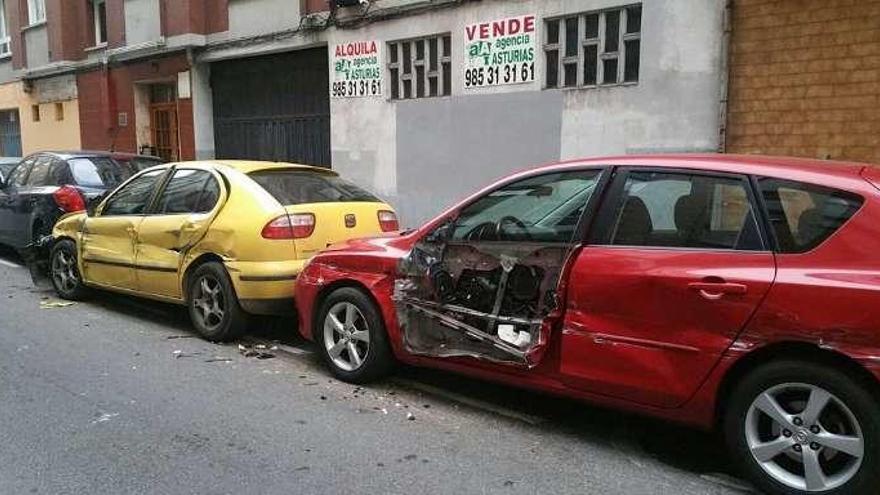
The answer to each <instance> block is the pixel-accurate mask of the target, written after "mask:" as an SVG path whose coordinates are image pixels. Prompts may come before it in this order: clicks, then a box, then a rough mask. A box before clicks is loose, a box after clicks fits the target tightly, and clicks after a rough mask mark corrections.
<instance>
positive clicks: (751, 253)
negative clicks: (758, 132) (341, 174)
mask: <svg viewBox="0 0 880 495" xmlns="http://www.w3.org/2000/svg"><path fill="white" fill-rule="evenodd" d="M756 205H757V203H756V202H755V194H754V192H753V188H752V186H751V183H750V181H749V179H748V178H747V177H745V176H739V175H728V174H714V173H708V172H701V171H693V170H668V169H667V170H663V169H659V170H650V169H639V168H632V169H621V170H620V171H619V172H618V174H617V176H616V177H615V181H614V184H613V185H612V189H611V191H610V194H609V196H608V199H607V200H606V201H605V204H604V205H603V207H602V210H601V213H600V218H599V222H598V224H597V229H596V231H595V232H594V235H593V236H592V239H591V242H590V243H589V245H588V246H586V247H585V248H584V249H583V250H581V251H580V253H579V254H578V256H577V259H576V260H575V262H574V264H573V266H572V269H571V273H570V276H569V283H568V293H567V300H566V302H565V304H566V309H565V317H564V323H563V331H562V352H561V364H560V369H561V373H562V375H563V377H564V378H563V379H564V380H565V381H566V382H567V383H568V384H569V385H571V386H574V387H578V388H582V389H585V390H588V391H590V392H594V393H599V394H604V395H609V396H614V397H617V398H621V399H627V400H631V401H634V402H639V403H643V404H648V405H652V406H660V407H675V406H678V405H680V404H682V403H684V402H685V401H686V400H687V399H688V398H689V397H690V396H691V395H692V394H693V393H694V392H695V391H696V389H697V387H698V386H699V385H700V383H701V382H702V381H703V380H704V379H705V377H706V376H707V375H708V373H709V371H710V370H711V369H712V367H713V366H714V365H715V363H716V362H717V361H718V359H719V358H720V356H721V354H722V352H724V350H725V349H727V348H728V347H729V346H730V345H731V343H732V342H733V340H734V338H735V337H736V335H737V334H738V333H739V332H740V331H741V329H742V328H743V327H744V326H745V324H746V323H747V322H748V320H749V319H750V317H751V316H752V314H753V313H754V312H755V310H756V309H757V307H758V306H759V304H760V303H761V301H762V299H763V298H764V296H765V294H766V293H767V291H768V289H769V288H770V285H771V284H772V283H773V280H774V276H775V262H774V257H773V254H772V253H771V252H770V250H769V249H768V248H767V247H766V246H767V243H766V242H765V241H764V239H766V236H765V235H764V229H763V228H762V226H761V223H760V222H759V220H758V218H759V215H758V213H757V212H758V211H759V210H758V208H757V206H756Z"/></svg>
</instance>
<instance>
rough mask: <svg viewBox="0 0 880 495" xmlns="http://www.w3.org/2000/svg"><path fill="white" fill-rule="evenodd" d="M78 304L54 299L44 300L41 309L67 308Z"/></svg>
mask: <svg viewBox="0 0 880 495" xmlns="http://www.w3.org/2000/svg"><path fill="white" fill-rule="evenodd" d="M74 304H76V303H75V302H73V301H58V300H52V299H44V300H42V301H40V309H54V308H66V307H68V306H73V305H74Z"/></svg>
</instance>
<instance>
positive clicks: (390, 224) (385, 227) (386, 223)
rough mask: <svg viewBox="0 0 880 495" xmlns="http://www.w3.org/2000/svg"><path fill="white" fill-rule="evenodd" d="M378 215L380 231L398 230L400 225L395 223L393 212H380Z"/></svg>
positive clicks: (395, 217) (395, 216) (395, 218)
mask: <svg viewBox="0 0 880 495" xmlns="http://www.w3.org/2000/svg"><path fill="white" fill-rule="evenodd" d="M378 215H379V228H381V229H382V232H391V231H394V230H400V223H399V222H398V221H397V215H395V214H394V212H393V211H388V210H381V211H379V214H378Z"/></svg>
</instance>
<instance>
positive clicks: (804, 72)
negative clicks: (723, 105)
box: [726, 0, 880, 164]
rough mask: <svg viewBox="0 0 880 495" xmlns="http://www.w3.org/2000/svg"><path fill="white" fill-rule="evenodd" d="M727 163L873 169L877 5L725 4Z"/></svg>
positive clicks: (877, 110) (860, 1) (879, 95)
mask: <svg viewBox="0 0 880 495" xmlns="http://www.w3.org/2000/svg"><path fill="white" fill-rule="evenodd" d="M731 22H732V24H731V27H732V35H731V44H730V55H731V58H730V93H729V103H728V128H727V138H726V140H727V141H726V142H727V146H726V150H727V151H728V152H729V153H766V154H774V155H792V156H805V157H813V158H832V159H843V160H856V161H867V162H873V163H876V164H880V0H775V1H774V0H733V8H732V19H731Z"/></svg>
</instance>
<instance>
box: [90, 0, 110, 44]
mask: <svg viewBox="0 0 880 495" xmlns="http://www.w3.org/2000/svg"><path fill="white" fill-rule="evenodd" d="M89 1H90V2H91V4H92V20H93V22H94V26H95V46H101V45H104V44H106V43H107V1H106V0H89Z"/></svg>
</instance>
